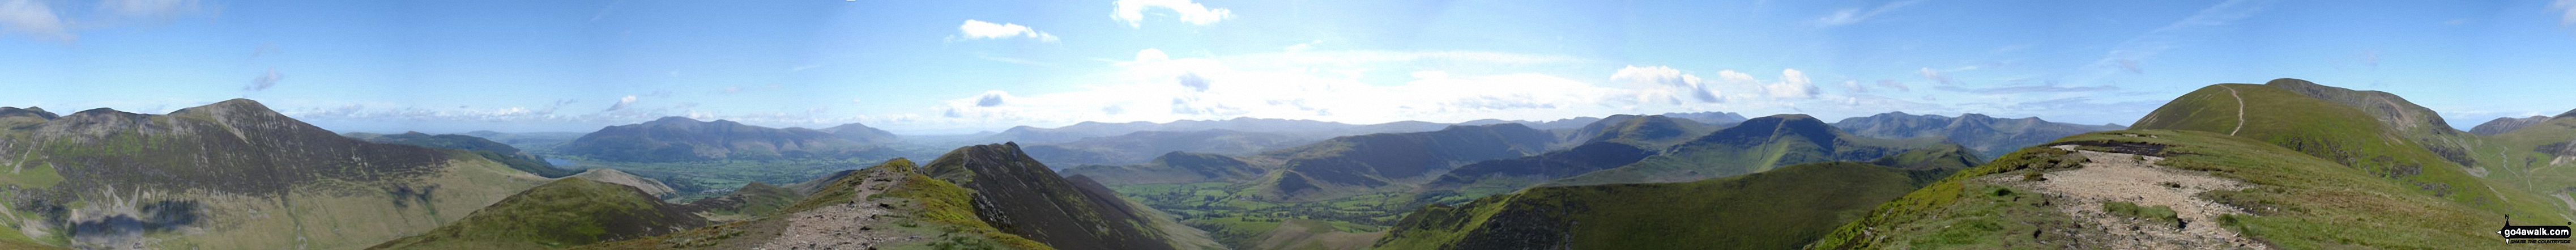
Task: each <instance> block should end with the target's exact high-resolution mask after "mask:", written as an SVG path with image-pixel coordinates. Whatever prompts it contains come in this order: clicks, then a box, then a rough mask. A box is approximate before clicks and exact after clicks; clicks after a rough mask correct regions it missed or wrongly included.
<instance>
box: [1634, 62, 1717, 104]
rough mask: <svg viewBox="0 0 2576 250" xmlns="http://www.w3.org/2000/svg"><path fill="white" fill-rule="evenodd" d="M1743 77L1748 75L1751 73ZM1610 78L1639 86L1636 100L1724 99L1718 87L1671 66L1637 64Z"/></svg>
mask: <svg viewBox="0 0 2576 250" xmlns="http://www.w3.org/2000/svg"><path fill="white" fill-rule="evenodd" d="M1724 73H1733V74H1729V75H1725V76H1729V77H1732V76H1735V75H1741V73H1735V72H1734V71H1726V72H1724ZM1743 77H1746V78H1751V77H1752V76H1743ZM1610 81H1613V82H1621V83H1627V84H1629V85H1631V86H1635V87H1643V88H1638V89H1636V93H1637V94H1636V96H1637V101H1638V102H1657V101H1662V102H1666V103H1672V104H1680V103H1681V99H1680V98H1679V96H1690V98H1691V100H1694V101H1699V102H1703V103H1716V102H1725V101H1726V100H1725V98H1722V97H1720V96H1721V95H1720V93H1718V90H1716V89H1715V88H1714V87H1715V86H1709V85H1708V84H1703V83H1701V82H1700V79H1699V76H1694V75H1691V74H1688V73H1682V71H1681V70H1678V69H1673V68H1672V67H1665V66H1654V67H1637V66H1633V65H1632V66H1628V67H1627V68H1621V69H1619V72H1618V73H1613V74H1610Z"/></svg>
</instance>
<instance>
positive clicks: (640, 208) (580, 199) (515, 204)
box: [368, 178, 707, 249]
mask: <svg viewBox="0 0 2576 250" xmlns="http://www.w3.org/2000/svg"><path fill="white" fill-rule="evenodd" d="M706 224H707V221H706V219H705V218H699V217H698V216H695V215H690V214H689V213H688V212H686V211H684V210H683V209H680V208H678V207H674V206H671V205H670V204H666V203H662V201H661V200H660V199H655V198H653V196H652V195H648V194H645V193H644V191H642V190H637V189H635V188H634V187H629V186H626V185H618V184H612V183H606V182H597V181H591V180H589V179H584V178H563V179H560V180H555V181H554V182H551V183H546V184H545V185H538V186H537V187H534V188H529V189H528V191H524V192H519V194H517V195H511V196H510V198H508V199H502V200H501V202H500V203H494V204H492V206H491V207H485V208H483V209H481V210H475V211H474V213H473V214H471V215H466V216H465V218H464V219H459V220H457V221H456V222H455V223H451V224H448V225H447V226H441V227H438V229H436V230H430V231H429V232H428V233H424V234H421V235H416V236H411V237H404V238H402V239H396V240H394V241H389V242H385V243H384V244H378V245H376V246H375V247H370V248H368V249H553V248H563V247H569V246H577V245H584V244H590V243H598V242H602V241H614V240H623V239H633V238H638V237H645V236H653V235H661V234H666V233H671V232H677V231H680V230H686V229H689V228H696V227H698V226H704V225H706Z"/></svg>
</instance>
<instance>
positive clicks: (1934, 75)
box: [1921, 68, 1959, 84]
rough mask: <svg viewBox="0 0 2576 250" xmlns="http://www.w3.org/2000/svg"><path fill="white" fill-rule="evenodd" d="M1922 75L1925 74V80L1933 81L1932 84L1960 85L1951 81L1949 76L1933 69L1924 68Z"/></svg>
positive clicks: (1956, 81) (1955, 81)
mask: <svg viewBox="0 0 2576 250" xmlns="http://www.w3.org/2000/svg"><path fill="white" fill-rule="evenodd" d="M1921 73H1922V74H1923V78H1924V79H1932V82H1937V83H1941V84H1959V81H1958V80H1951V79H1950V76H1949V75H1944V74H1941V71H1938V70H1932V68H1923V70H1922V71H1921Z"/></svg>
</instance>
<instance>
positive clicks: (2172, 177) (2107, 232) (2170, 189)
mask: <svg viewBox="0 0 2576 250" xmlns="http://www.w3.org/2000/svg"><path fill="white" fill-rule="evenodd" d="M2057 148H2058V149H2065V150H2073V151H2075V152H2076V153H2077V154H2082V155H2083V156H2084V157H2085V158H2087V159H2089V160H2091V162H2089V163H2085V164H2084V167H2083V168H2078V169H2074V170H2064V171H2055V172H2048V173H2046V174H2045V175H2043V176H2042V177H2044V179H2043V180H2038V181H2025V180H2022V179H2021V178H2020V177H2021V176H2020V175H1996V177H1992V178H1986V179H1984V181H1987V182H1989V183H1995V184H1999V185H2007V186H2013V187H2018V188H2023V189H2029V190H2034V191H2038V192H2040V193H2043V194H2047V195H2049V196H2050V197H2052V198H2055V199H2057V200H2062V201H2067V202H2069V203H2063V204H2059V205H2058V206H2056V207H2057V210H2058V212H2062V213H2065V214H2066V215H2068V216H2070V217H2073V218H2075V219H2076V220H2077V221H2079V222H2081V223H2083V224H2084V225H2083V227H2084V228H2085V229H2088V230H2085V231H2095V232H2098V233H2099V234H2091V235H2084V236H2081V237H2082V238H2086V241H2088V242H2092V243H2093V244H2099V246H2103V247H2107V248H2111V249H2265V248H2266V247H2265V246H2264V245H2263V244H2261V243H2258V242H2255V241H2254V240H2252V239H2247V238H2245V237H2244V236H2241V235H2237V234H2236V232H2234V231H2229V230H2227V229H2226V228H2224V227H2221V226H2219V224H2218V218H2219V216H2221V215H2227V214H2245V212H2243V211H2241V210H2240V209H2237V208H2235V207H2230V206H2227V205H2225V204H2218V203H2217V202H2211V201H2209V200H2204V199H2200V198H2198V197H2197V196H2196V195H2199V194H2200V193H2201V192H2208V191H2212V190H2241V189H2245V188H2246V187H2248V186H2249V185H2248V184H2245V183H2244V182H2240V181H2236V180H2233V179H2227V178H2219V177H2214V176H2209V175H2206V174H2201V173H2196V172H2192V171H2187V170H2181V169H2174V168H2170V167H2165V166H2161V165H2155V162H2157V161H2161V160H2164V158H2163V157H2154V156H2140V155H2135V154H2122V153H2106V152H2094V151H2083V150H2077V149H2076V147H2075V146H2058V147H2057ZM2007 176H2009V178H2005V177H2007ZM2105 202H2128V203H2135V204H2137V205H2138V206H2139V207H2154V206H2166V207H2170V208H2172V209H2173V211H2174V214H2175V215H2176V217H2178V218H2179V219H2180V220H2181V223H2168V222H2162V221H2157V220H2146V219H2138V218H2131V217H2129V216H2123V215H2115V214H2111V213H2109V212H2105V211H2103V209H2102V204H2103V203H2105ZM2088 245H2092V244H2088Z"/></svg>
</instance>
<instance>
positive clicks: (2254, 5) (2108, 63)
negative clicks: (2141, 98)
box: [2083, 0, 2272, 82]
mask: <svg viewBox="0 0 2576 250" xmlns="http://www.w3.org/2000/svg"><path fill="white" fill-rule="evenodd" d="M2271 3H2272V1H2271V0H2229V1H2227V2H2222V3H2218V5H2212V6H2209V8H2203V9H2201V10H2200V11H2199V12H2196V13H2194V14H2192V15H2191V17H2185V18H2183V19H2182V20H2181V21H2175V22H2174V23H2172V24H2167V25H2165V26H2164V27H2160V28H2156V29H2155V30H2152V31H2147V33H2146V34H2142V35H2138V37H2135V38H2130V39H2129V40H2128V41H2123V42H2120V45H2117V46H2113V47H2112V48H2111V51H2110V52H2109V53H2107V54H2106V55H2104V56H2103V57H2102V59H2101V60H2096V61H2094V62H2093V63H2092V64H2090V65H2086V66H2085V68H2086V69H2091V70H2093V71H2094V72H2093V73H2092V75H2091V76H2089V77H2087V78H2085V79H2083V80H2084V81H2087V82H2089V81H2093V80H2099V79H2101V78H2102V77H2106V76H2109V75H2111V74H2115V73H2114V72H2119V71H2130V72H2144V71H2143V70H2138V69H2136V68H2137V66H2136V65H2137V64H2138V62H2140V61H2146V60H2149V59H2153V58H2155V57H2156V54H2161V53H2164V52H2165V51H2166V50H2172V49H2173V48H2174V47H2178V46H2181V43H2183V42H2185V40H2188V39H2190V38H2193V37H2196V36H2198V35H2201V34H2203V33H2206V31H2208V30H2210V29H2211V28H2214V27H2221V26H2227V25H2228V24H2231V23H2235V22H2236V21H2237V20H2243V19H2245V18H2247V17H2253V16H2254V14H2255V13H2260V12H2262V11H2263V9H2264V7H2266V6H2268V5H2271Z"/></svg>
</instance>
